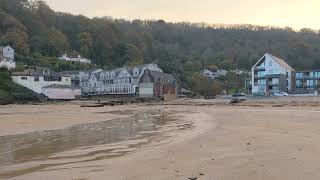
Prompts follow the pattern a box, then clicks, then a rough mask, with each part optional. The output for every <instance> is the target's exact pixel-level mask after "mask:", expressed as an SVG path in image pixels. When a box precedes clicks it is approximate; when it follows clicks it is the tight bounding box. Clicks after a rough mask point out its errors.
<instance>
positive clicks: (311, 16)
mask: <svg viewBox="0 0 320 180" xmlns="http://www.w3.org/2000/svg"><path fill="white" fill-rule="evenodd" d="M46 1H47V2H48V4H49V5H50V6H51V7H52V8H53V9H55V10H58V11H63V12H69V13H72V14H82V15H86V16H89V17H95V16H97V17H102V16H111V17H114V18H124V19H128V20H132V19H164V20H166V21H172V22H178V21H188V22H207V23H222V24H257V25H274V26H281V27H285V26H290V27H293V28H295V29H300V28H304V27H306V28H313V29H320V0H46Z"/></svg>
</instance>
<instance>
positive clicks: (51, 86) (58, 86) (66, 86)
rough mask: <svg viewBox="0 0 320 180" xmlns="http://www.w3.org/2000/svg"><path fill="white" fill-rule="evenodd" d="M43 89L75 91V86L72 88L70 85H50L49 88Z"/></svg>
mask: <svg viewBox="0 0 320 180" xmlns="http://www.w3.org/2000/svg"><path fill="white" fill-rule="evenodd" d="M43 88H56V89H66V88H68V89H74V88H75V87H73V86H70V85H61V84H52V85H49V86H45V87H43Z"/></svg>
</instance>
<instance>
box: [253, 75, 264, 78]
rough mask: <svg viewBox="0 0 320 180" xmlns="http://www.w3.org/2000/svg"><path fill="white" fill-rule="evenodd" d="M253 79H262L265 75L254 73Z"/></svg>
mask: <svg viewBox="0 0 320 180" xmlns="http://www.w3.org/2000/svg"><path fill="white" fill-rule="evenodd" d="M254 78H255V79H264V78H266V75H254Z"/></svg>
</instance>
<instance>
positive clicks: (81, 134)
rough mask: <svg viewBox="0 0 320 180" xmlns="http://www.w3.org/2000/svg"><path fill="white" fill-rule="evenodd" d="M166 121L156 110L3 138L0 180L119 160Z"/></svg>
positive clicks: (0, 150)
mask: <svg viewBox="0 0 320 180" xmlns="http://www.w3.org/2000/svg"><path fill="white" fill-rule="evenodd" d="M117 113H120V112H117ZM106 115H107V113H106ZM171 120H172V119H171ZM168 121H170V118H169V116H168V114H165V113H163V112H162V113H161V112H159V110H158V111H151V112H150V111H149V112H145V113H139V114H133V115H132V116H131V117H130V118H127V119H114V120H108V121H104V122H99V123H93V124H83V125H76V126H72V127H69V128H66V129H61V130H50V131H38V132H32V133H27V134H21V135H10V136H2V137H0V178H9V177H15V176H19V175H23V174H27V173H32V172H35V171H44V170H48V168H51V170H53V168H55V167H56V168H58V167H57V166H60V165H66V164H73V163H81V162H90V161H97V160H101V159H107V158H113V157H118V156H122V155H124V154H126V153H129V152H132V151H134V150H136V149H137V148H138V147H140V146H142V145H145V144H147V143H149V142H150V141H151V140H152V138H151V137H153V135H155V134H159V133H158V132H159V129H160V128H161V125H165V124H166V123H168ZM121 142H126V143H124V144H121ZM117 143H118V144H117ZM75 168H76V167H75Z"/></svg>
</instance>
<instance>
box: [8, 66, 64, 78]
mask: <svg viewBox="0 0 320 180" xmlns="http://www.w3.org/2000/svg"><path fill="white" fill-rule="evenodd" d="M44 71H47V72H44ZM13 75H14V76H54V77H62V76H64V77H68V76H67V75H62V74H60V73H57V72H55V71H53V70H51V69H49V68H39V67H37V68H35V69H27V70H24V71H22V72H14V73H13Z"/></svg>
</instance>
